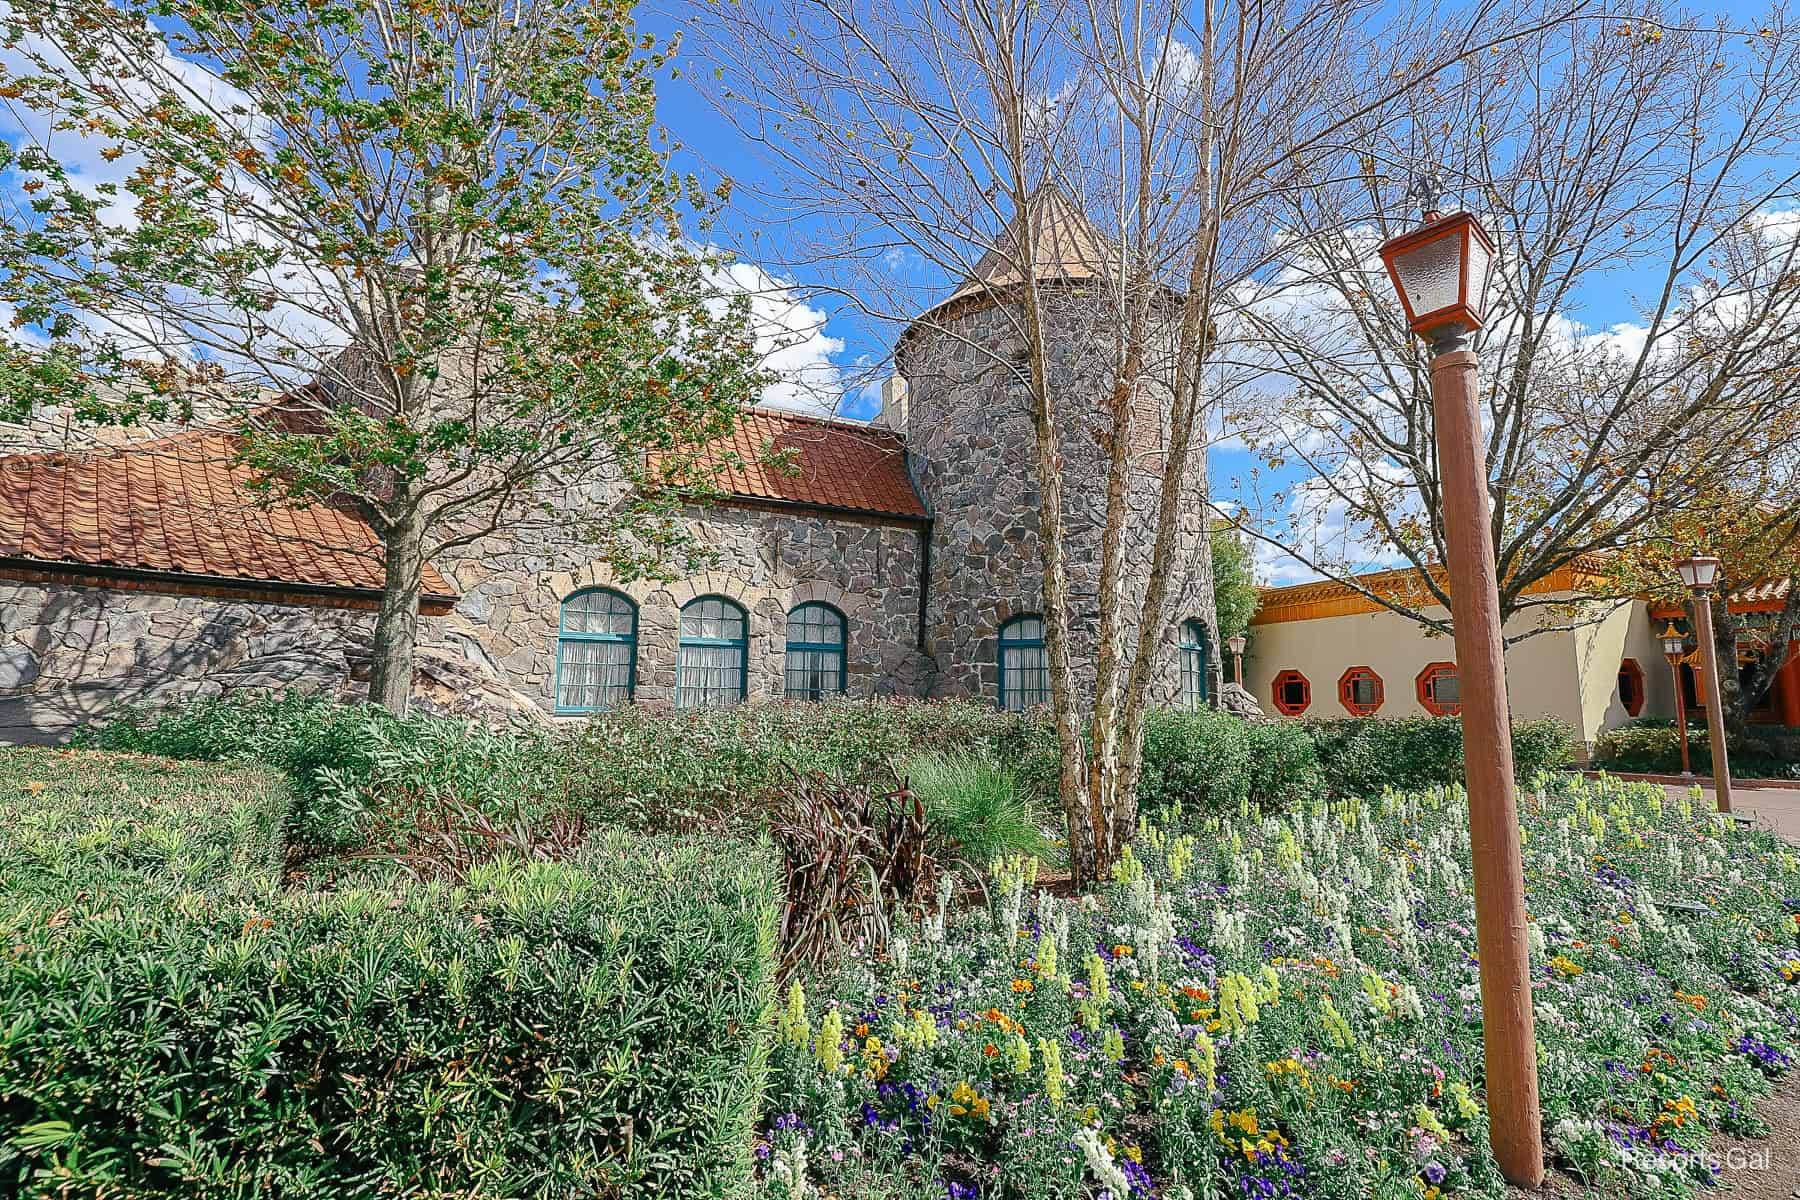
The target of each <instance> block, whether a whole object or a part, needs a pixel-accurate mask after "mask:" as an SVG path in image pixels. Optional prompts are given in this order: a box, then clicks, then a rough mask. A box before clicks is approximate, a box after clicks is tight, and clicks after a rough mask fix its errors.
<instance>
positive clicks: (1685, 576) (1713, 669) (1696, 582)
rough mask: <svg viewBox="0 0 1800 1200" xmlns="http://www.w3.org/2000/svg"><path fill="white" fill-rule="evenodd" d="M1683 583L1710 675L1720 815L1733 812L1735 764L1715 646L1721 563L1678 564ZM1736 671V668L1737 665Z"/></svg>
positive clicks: (1710, 738) (1709, 726)
mask: <svg viewBox="0 0 1800 1200" xmlns="http://www.w3.org/2000/svg"><path fill="white" fill-rule="evenodd" d="M1675 569H1676V570H1677V571H1679V572H1681V582H1683V583H1685V584H1687V587H1688V592H1689V594H1690V595H1691V596H1692V597H1693V601H1694V637H1695V638H1696V639H1697V640H1698V641H1699V643H1700V662H1701V665H1702V668H1703V669H1704V670H1705V672H1706V695H1705V697H1704V699H1703V701H1702V702H1703V703H1704V704H1705V705H1706V736H1707V746H1708V748H1709V749H1710V750H1711V751H1712V763H1713V794H1714V796H1715V797H1716V798H1717V799H1718V803H1719V811H1720V812H1722V813H1728V812H1730V811H1731V761H1730V755H1728V754H1727V753H1726V752H1725V709H1724V707H1723V706H1722V705H1720V703H1719V648H1718V647H1717V646H1716V645H1714V644H1713V619H1712V591H1713V584H1714V583H1715V582H1717V581H1718V578H1719V560H1718V559H1716V558H1713V557H1711V556H1710V555H1705V554H1697V555H1695V556H1694V557H1692V558H1684V559H1682V560H1681V561H1680V562H1678V563H1676V564H1675ZM1733 666H1734V667H1735V666H1736V664H1735V663H1734V664H1733Z"/></svg>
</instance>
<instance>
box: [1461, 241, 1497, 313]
mask: <svg viewBox="0 0 1800 1200" xmlns="http://www.w3.org/2000/svg"><path fill="white" fill-rule="evenodd" d="M1466 236H1467V237H1468V239H1469V307H1470V309H1472V310H1473V311H1474V313H1475V316H1476V318H1477V319H1480V318H1482V317H1483V316H1484V315H1485V314H1486V312H1487V277H1488V267H1489V266H1491V265H1492V263H1491V260H1490V259H1489V257H1488V252H1487V247H1486V246H1484V245H1482V244H1481V239H1480V238H1478V237H1476V236H1475V235H1474V234H1473V233H1470V234H1467V235H1466Z"/></svg>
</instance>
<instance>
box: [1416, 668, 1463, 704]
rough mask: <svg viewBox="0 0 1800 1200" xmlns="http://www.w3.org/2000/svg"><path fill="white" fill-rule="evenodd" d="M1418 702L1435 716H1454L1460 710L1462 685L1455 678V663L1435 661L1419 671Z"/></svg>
mask: <svg viewBox="0 0 1800 1200" xmlns="http://www.w3.org/2000/svg"><path fill="white" fill-rule="evenodd" d="M1418 683H1419V704H1420V705H1421V706H1422V707H1423V708H1424V709H1425V711H1426V712H1428V713H1430V714H1432V715H1433V716H1437V717H1454V716H1457V715H1459V714H1460V713H1461V712H1462V685H1461V684H1460V683H1458V682H1457V679H1456V664H1455V663H1452V662H1435V663H1431V664H1430V665H1429V666H1427V667H1426V668H1425V669H1424V670H1423V671H1420V672H1419V680H1418Z"/></svg>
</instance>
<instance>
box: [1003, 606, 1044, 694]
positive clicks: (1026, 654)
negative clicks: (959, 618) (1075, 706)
mask: <svg viewBox="0 0 1800 1200" xmlns="http://www.w3.org/2000/svg"><path fill="white" fill-rule="evenodd" d="M1048 703H1050V652H1049V651H1048V650H1046V649H1044V619H1043V618H1042V617H1039V616H1036V615H1035V614H1034V615H1030V616H1023V617H1014V618H1013V619H1012V620H1010V621H1008V622H1007V623H1006V624H1004V625H1002V626H1001V627H1000V707H1001V708H1004V709H1007V710H1008V711H1010V712H1023V711H1024V710H1025V709H1028V708H1030V707H1032V706H1033V705H1037V704H1048Z"/></svg>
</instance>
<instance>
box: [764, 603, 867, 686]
mask: <svg viewBox="0 0 1800 1200" xmlns="http://www.w3.org/2000/svg"><path fill="white" fill-rule="evenodd" d="M809 611H810V612H818V613H826V614H828V615H829V616H830V617H831V619H832V620H833V621H834V622H836V624H837V632H838V640H837V641H836V642H818V641H805V640H800V641H796V640H795V639H794V619H795V618H796V617H800V618H801V625H802V627H804V626H805V625H806V624H807V622H806V620H805V617H804V616H803V614H805V613H807V612H809ZM787 620H788V623H787V651H786V654H785V655H784V657H783V658H782V664H781V668H782V676H781V679H782V692H783V694H784V695H785V696H786V697H787V698H788V699H789V700H806V701H818V700H823V699H824V698H825V697H827V696H842V695H843V694H844V693H845V692H846V691H848V690H849V684H850V680H849V661H848V659H849V653H848V651H849V644H850V621H849V618H847V617H845V616H844V614H843V613H842V612H841V611H840V610H839V609H837V608H836V607H834V606H832V605H830V604H826V603H823V602H822V601H818V600H809V601H807V602H806V603H805V604H796V605H794V607H793V608H791V609H789V610H788V615H787ZM796 654H800V655H803V656H808V657H811V656H817V655H829V656H831V657H833V658H834V659H835V660H836V665H837V671H836V677H837V684H836V686H834V687H831V688H809V687H802V688H800V689H799V690H795V687H794V676H795V671H796V668H795V665H794V656H795V655H796ZM798 670H799V672H800V673H801V675H802V677H803V678H804V677H806V676H809V675H811V674H813V673H814V672H815V671H816V670H817V667H816V666H814V665H812V663H810V662H808V661H806V660H805V659H803V660H802V664H801V666H800V667H799V668H798Z"/></svg>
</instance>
